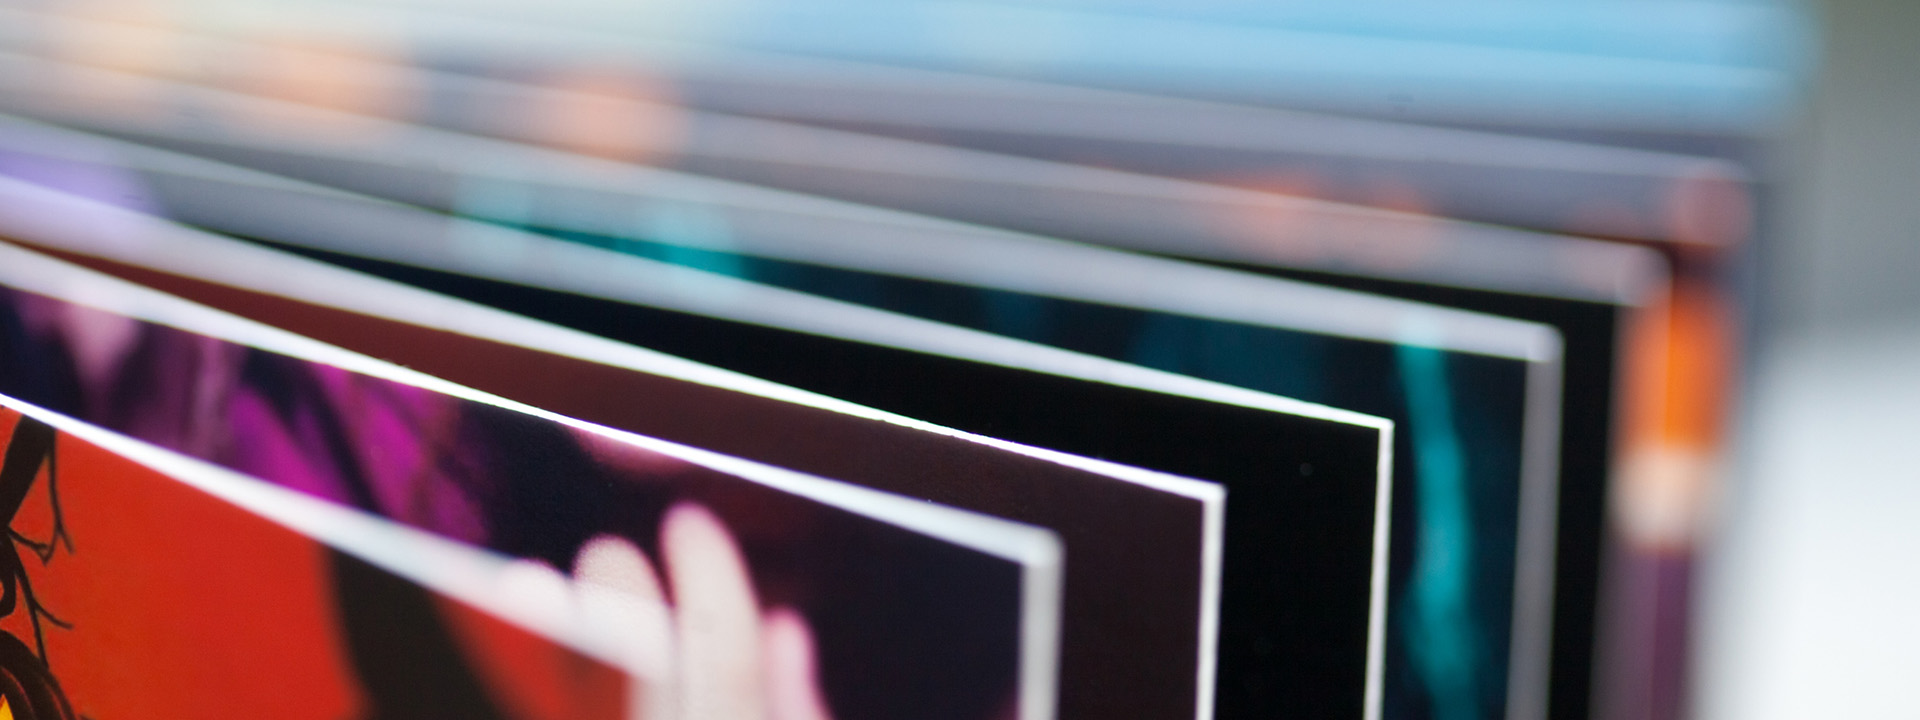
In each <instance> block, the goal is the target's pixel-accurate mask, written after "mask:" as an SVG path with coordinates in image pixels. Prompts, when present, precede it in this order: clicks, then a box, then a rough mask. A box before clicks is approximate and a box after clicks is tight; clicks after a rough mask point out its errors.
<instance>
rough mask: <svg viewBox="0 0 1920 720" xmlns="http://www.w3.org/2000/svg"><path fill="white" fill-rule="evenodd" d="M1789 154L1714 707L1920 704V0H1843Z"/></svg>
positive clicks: (1763, 711)
mask: <svg viewBox="0 0 1920 720" xmlns="http://www.w3.org/2000/svg"><path fill="white" fill-rule="evenodd" d="M1820 14H1821V16H1822V18H1823V21H1824V23H1825V30H1824V33H1823V34H1824V39H1823V45H1824V52H1823V58H1822V66H1821V70H1820V72H1819V75H1818V78H1817V80H1816V81H1815V84H1814V90H1813V96H1812V98H1811V102H1810V104H1809V106H1808V112H1807V114H1806V116H1805V117H1804V118H1803V119H1802V122H1801V123H1799V126H1798V127H1797V128H1796V129H1795V131H1794V132H1793V133H1792V135H1791V136H1790V138H1789V140H1788V141H1787V143H1786V145H1785V147H1784V148H1783V154H1782V155H1781V157H1780V160H1781V162H1780V164H1779V166H1778V168H1776V169H1777V170H1778V173H1777V177H1778V178H1779V180H1780V181H1781V183H1782V186H1781V190H1782V192H1781V194H1780V195H1779V196H1778V197H1777V198H1776V200H1777V201H1778V202H1777V203H1776V205H1775V209H1776V210H1777V213H1776V214H1775V215H1774V216H1772V219H1773V220H1774V221H1775V222H1777V223H1778V225H1776V228H1777V229H1778V232H1776V233H1774V235H1773V236H1772V239H1771V242H1770V244H1769V245H1768V246H1767V247H1764V248H1762V250H1763V255H1762V259H1763V261H1764V263H1765V265H1764V268H1765V271H1764V273H1763V277H1764V278H1765V282H1764V283H1763V285H1762V287H1763V288H1764V290H1765V292H1764V293H1763V295H1764V301H1765V302H1766V303H1767V305H1766V307H1765V308H1764V310H1763V317H1764V318H1765V323H1764V324H1763V325H1762V327H1761V328H1760V333H1759V346H1758V348H1759V352H1758V354H1757V356H1756V357H1755V359H1754V361H1753V365H1752V367H1751V372H1750V378H1751V387H1750V389H1749V392H1748V394H1747V407H1746V408H1745V412H1744V417H1745V423H1744V432H1743V433H1742V435H1741V440H1740V441H1739V451H1738V454H1737V456H1736V457H1737V461H1736V464H1735V466H1734V467H1733V468H1732V469H1731V470H1732V472H1731V482H1730V483H1729V484H1728V486H1727V494H1726V497H1725V503H1724V504H1723V505H1722V506H1721V511H1722V513H1721V516H1720V518H1719V519H1720V524H1719V526H1718V533H1717V534H1716V535H1715V537H1714V538H1712V540H1711V541H1710V546H1709V547H1710V551H1709V552H1710V554H1709V560H1708V562H1707V566H1706V569H1705V574H1704V576H1703V578H1702V581H1703V582H1702V585H1701V591H1702V598H1701V602H1700V604H1699V606H1698V607H1699V613H1700V614H1699V617H1698V618H1697V622H1696V625H1695V627H1696V628H1697V631H1698V632H1699V638H1698V639H1699V645H1698V646H1697V647H1698V649H1699V652H1698V653H1697V654H1696V660H1697V663H1698V664H1697V672H1696V674H1695V678H1696V680H1697V684H1696V685H1695V689H1696V710H1697V712H1696V713H1695V714H1696V716H1697V717H1700V718H1703V719H1705V720H1769V719H1772V718H1847V719H1849V720H1854V719H1860V718H1920V0H1829V2H1827V3H1826V4H1825V5H1824V6H1823V7H1822V8H1821V13H1820Z"/></svg>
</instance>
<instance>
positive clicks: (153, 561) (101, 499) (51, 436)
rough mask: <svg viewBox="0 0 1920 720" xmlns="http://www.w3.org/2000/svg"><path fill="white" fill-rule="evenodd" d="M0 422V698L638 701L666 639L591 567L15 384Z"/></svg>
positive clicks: (253, 712)
mask: <svg viewBox="0 0 1920 720" xmlns="http://www.w3.org/2000/svg"><path fill="white" fill-rule="evenodd" d="M0 440H4V465H3V466H0V497H4V498H5V500H6V503H5V505H4V508H5V511H6V524H7V530H8V533H9V538H8V540H7V543H6V551H5V552H4V557H5V558H6V559H7V566H8V569H7V574H6V576H5V577H6V582H5V585H6V592H7V594H6V598H7V601H8V602H7V603H6V604H5V610H6V612H5V615H4V616H3V617H0V715H4V716H8V717H16V718H51V719H66V720H72V719H74V718H101V717H195V718H259V717H276V718H315V719H316V720H317V719H319V718H387V717H451V716H458V717H466V718H499V719H502V720H505V719H506V718H520V719H526V720H533V719H535V718H541V719H551V720H559V719H560V718H601V719H602V720H617V719H619V718H629V717H634V716H633V715H629V714H628V711H629V710H630V709H637V708H629V707H628V706H627V705H628V702H629V698H633V697H639V692H638V688H639V685H633V688H634V689H633V690H632V691H630V688H629V686H630V684H633V683H638V682H639V681H638V680H630V676H629V674H628V673H629V670H630V667H631V666H630V664H629V658H631V657H633V656H636V655H639V654H640V652H641V651H642V646H644V645H646V644H648V643H654V642H658V641H659V638H651V637H634V636H633V635H631V634H630V633H624V632H610V631H618V630H622V629H624V628H623V623H622V621H623V620H624V618H621V617H619V615H618V614H617V613H612V614H608V615H607V616H605V617H602V616H600V615H597V614H596V611H583V610H582V609H581V607H580V606H577V605H576V604H575V602H576V601H575V598H576V597H581V598H584V597H586V596H588V595H592V594H594V593H595V592H596V589H590V586H589V585H586V584H583V582H584V581H583V582H575V581H571V580H566V579H563V578H562V577H561V576H560V575H559V574H557V573H554V572H553V571H552V570H551V569H550V568H546V567H545V566H540V565H535V564H532V563H527V562H524V561H522V562H509V561H508V559H506V558H504V557H501V556H498V555H494V554H491V553H485V552H482V551H479V550H476V549H473V548H470V547H467V546H464V545H460V544H457V543H452V542H448V541H446V540H442V539H440V538H436V537H433V536H430V535H427V534H425V533H421V532H418V531H413V530H410V529H409V528H405V527H402V526H398V525H395V524H392V523H389V522H385V521H382V520H380V519H377V518H374V517H372V516H370V515H367V514H365V513H360V512H356V511H353V510H349V509H346V508H343V507H340V506H337V505H333V504H330V503H324V502H320V501H317V500H314V499H312V498H311V497H308V496H305V495H301V494H298V493H294V492H291V491H288V490H285V489H281V488H277V487H273V486H270V485H268V484H265V483H263V482H261V481H259V480H256V479H253V478H249V477H245V476H241V475H238V474H236V473H233V472H232V471H229V470H226V469H223V468H219V467H214V466H211V465H208V464H206V463H202V462H198V461H195V460H192V459H189V458H186V457H184V456H181V455H179V454H177V453H172V452H168V451H166V450H163V449H160V448H158V447H155V446H152V445H147V444H144V443H140V442H138V441H136V440H132V439H130V438H127V437H125V436H121V435H117V434H114V433H111V432H108V431H106V430H103V429H101V428H98V427H95V426H90V425H86V424H84V423H81V422H79V421H77V420H73V419H72V418H69V417H64V416H61V415H58V414H55V413H52V412H49V411H46V410H43V409H40V408H37V407H34V406H32V405H27V404H25V403H21V402H19V401H16V400H13V399H11V398H5V397H0ZM614 607H616V608H618V609H621V610H624V609H626V608H625V607H624V606H614ZM603 620H605V621H606V622H602V621H603ZM622 642H630V643H632V644H633V646H634V647H632V648H626V647H622Z"/></svg>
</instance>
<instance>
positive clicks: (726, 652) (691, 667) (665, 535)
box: [660, 504, 765, 720]
mask: <svg viewBox="0 0 1920 720" xmlns="http://www.w3.org/2000/svg"><path fill="white" fill-rule="evenodd" d="M660 545H661V548H662V549H663V552H662V555H663V556H664V558H665V560H664V563H665V565H666V568H667V577H668V580H669V581H670V582H671V584H672V591H673V606H674V615H675V618H676V620H677V627H678V629H679V633H678V639H679V655H680V663H679V673H680V685H679V687H680V708H681V717H684V718H689V719H690V720H761V718H763V717H765V715H764V711H763V708H764V705H763V703H762V697H761V691H760V606H759V602H758V601H757V600H755V598H754V594H753V582H752V580H751V578H750V576H749V575H748V574H747V563H746V559H745V558H744V557H743V556H742V555H741V554H740V548H739V547H738V546H737V545H735V544H734V542H733V537H732V535H730V534H729V533H728V532H727V529H726V527H725V526H724V525H722V524H721V522H720V519H719V518H717V517H714V515H713V513H711V512H708V511H707V510H706V509H705V508H702V507H700V506H698V505H688V504H683V505H678V506H675V507H674V508H673V509H671V510H669V511H667V518H666V520H665V521H664V522H663V523H662V526H661V530H660Z"/></svg>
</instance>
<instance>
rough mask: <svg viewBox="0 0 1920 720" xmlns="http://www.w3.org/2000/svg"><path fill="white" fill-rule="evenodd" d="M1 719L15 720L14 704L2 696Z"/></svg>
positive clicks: (0, 701) (0, 705)
mask: <svg viewBox="0 0 1920 720" xmlns="http://www.w3.org/2000/svg"><path fill="white" fill-rule="evenodd" d="M0 720H13V705H12V704H10V703H8V702H7V699H6V698H3V697H0Z"/></svg>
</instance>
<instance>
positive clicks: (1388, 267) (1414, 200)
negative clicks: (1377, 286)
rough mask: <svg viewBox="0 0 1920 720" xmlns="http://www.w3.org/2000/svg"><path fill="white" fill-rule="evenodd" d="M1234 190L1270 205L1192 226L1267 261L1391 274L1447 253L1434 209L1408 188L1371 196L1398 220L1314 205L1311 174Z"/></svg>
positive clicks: (1239, 208)
mask: <svg viewBox="0 0 1920 720" xmlns="http://www.w3.org/2000/svg"><path fill="white" fill-rule="evenodd" d="M1233 184H1235V185H1238V186H1240V187H1243V188H1246V189H1250V190H1257V191H1259V192H1260V193H1262V194H1263V195H1265V196H1267V198H1268V199H1267V201H1265V202H1262V201H1261V200H1260V199H1258V198H1253V197H1249V198H1246V199H1245V200H1243V201H1238V202H1232V203H1229V204H1224V205H1222V206H1221V208H1220V210H1222V211H1221V212H1217V213H1209V214H1204V215H1200V216H1197V217H1195V218H1194V223H1195V224H1196V225H1197V226H1201V227H1206V228H1208V229H1209V230H1210V231H1211V232H1212V234H1214V235H1215V236H1217V237H1219V238H1220V239H1222V240H1224V241H1225V242H1226V243H1228V244H1230V245H1231V246H1233V247H1236V248H1240V249H1241V250H1242V251H1245V252H1248V253H1250V254H1251V255H1252V256H1253V257H1257V258H1260V259H1262V260H1265V261H1268V262H1279V263H1284V264H1290V265H1299V266H1303V267H1305V268H1308V269H1322V270H1331V271H1336V272H1338V271H1347V272H1353V271H1364V272H1378V273H1388V274H1392V273H1398V272H1404V271H1405V270H1407V269H1408V268H1412V267H1416V266H1418V265H1420V264H1422V263H1425V262H1429V261H1431V259H1432V256H1433V254H1434V253H1436V252H1439V251H1440V250H1441V248H1442V247H1443V245H1442V240H1443V234H1444V233H1445V232H1446V229H1445V226H1444V224H1443V223H1442V222H1440V221H1439V220H1438V219H1437V218H1434V217H1432V216H1431V215H1429V214H1428V212H1429V210H1430V209H1431V205H1430V203H1428V202H1427V201H1426V199H1425V197H1424V196H1422V195H1421V194H1420V193H1419V192H1418V190H1417V189H1415V188H1414V187H1413V186H1411V185H1409V184H1407V183H1404V182H1399V181H1394V180H1382V181H1380V182H1377V183H1374V184H1373V185H1371V186H1369V187H1368V189H1367V192H1368V197H1367V202H1366V204H1368V205H1370V206H1372V207H1377V208H1380V209H1384V210H1392V211H1395V212H1397V213H1398V214H1386V213H1370V212H1364V211H1363V212H1358V213H1356V212H1351V211H1343V210H1336V209H1330V208H1328V207H1327V206H1324V205H1320V204H1318V203H1314V202H1312V201H1311V198H1313V197H1315V196H1316V195H1318V194H1320V193H1318V191H1317V188H1316V186H1315V185H1313V183H1312V179H1311V177H1310V176H1307V175H1300V176H1286V175H1275V176H1271V177H1268V178H1265V179H1264V180H1250V179H1243V180H1240V181H1238V182H1235V183H1233Z"/></svg>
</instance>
